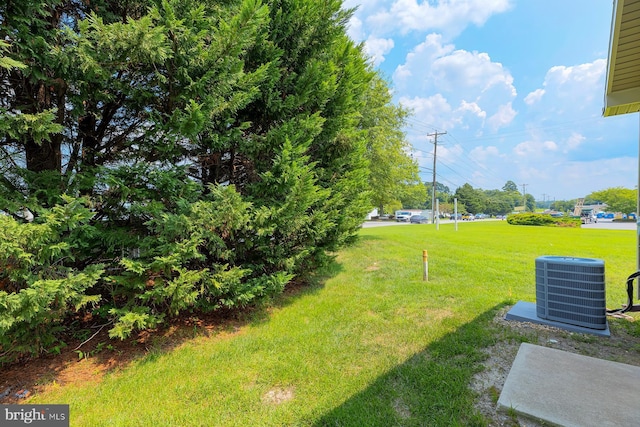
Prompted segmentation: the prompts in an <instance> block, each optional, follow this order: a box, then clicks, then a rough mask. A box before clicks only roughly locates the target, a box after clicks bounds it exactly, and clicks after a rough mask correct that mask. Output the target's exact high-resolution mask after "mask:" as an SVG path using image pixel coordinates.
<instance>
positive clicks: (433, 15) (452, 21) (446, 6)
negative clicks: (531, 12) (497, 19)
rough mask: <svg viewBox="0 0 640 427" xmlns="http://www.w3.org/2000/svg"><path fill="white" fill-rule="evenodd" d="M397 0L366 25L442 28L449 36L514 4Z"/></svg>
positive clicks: (480, 0) (489, 0)
mask: <svg viewBox="0 0 640 427" xmlns="http://www.w3.org/2000/svg"><path fill="white" fill-rule="evenodd" d="M433 3H434V2H432V1H423V2H421V3H419V2H418V1H417V0H396V1H394V2H393V4H392V5H391V6H390V7H389V8H382V9H380V10H379V11H378V12H377V13H375V14H373V15H371V16H370V17H369V18H368V20H367V24H368V26H370V28H371V29H372V31H373V32H374V33H376V32H377V33H380V34H382V33H385V32H394V31H400V32H402V33H403V34H406V33H408V32H411V31H420V32H424V31H434V30H435V31H439V32H442V33H445V34H446V35H447V37H453V36H456V35H458V34H459V33H460V32H461V31H462V30H464V29H465V28H466V27H467V26H468V25H470V24H475V25H477V26H482V25H484V23H485V22H486V21H487V20H488V19H489V18H490V17H491V16H492V15H494V14H498V13H502V12H505V11H507V10H509V8H510V7H511V1H510V0H466V1H440V2H437V3H436V4H433Z"/></svg>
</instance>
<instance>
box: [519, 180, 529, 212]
mask: <svg viewBox="0 0 640 427" xmlns="http://www.w3.org/2000/svg"><path fill="white" fill-rule="evenodd" d="M520 185H522V212H526V211H527V185H529V184H520Z"/></svg>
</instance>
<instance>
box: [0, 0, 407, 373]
mask: <svg viewBox="0 0 640 427" xmlns="http://www.w3.org/2000/svg"><path fill="white" fill-rule="evenodd" d="M0 16H2V18H3V19H2V21H1V22H0V40H2V43H1V44H0V92H2V93H4V94H7V96H6V99H4V100H3V101H4V104H3V106H2V108H0V147H2V149H3V156H2V157H1V158H0V169H2V172H3V175H2V180H0V210H1V211H3V212H4V213H6V214H7V215H6V216H3V217H2V220H1V221H0V231H1V232H2V233H3V236H5V238H4V240H3V242H2V244H1V245H2V246H0V249H2V254H0V267H2V271H1V272H0V334H1V335H2V338H0V363H2V362H3V361H4V360H9V359H10V358H11V357H17V356H18V355H19V354H21V353H24V352H31V353H37V352H40V351H43V350H46V349H48V348H53V347H55V346H56V345H58V344H57V340H59V339H60V335H59V334H58V332H59V331H60V330H61V329H62V328H64V327H65V326H66V325H68V324H69V321H70V320H71V319H79V318H91V319H95V321H99V322H101V323H103V324H110V325H111V330H110V335H111V336H112V337H119V338H124V337H127V336H128V335H129V334H131V333H132V332H133V331H134V330H136V329H143V328H148V327H154V326H155V325H158V324H159V323H161V322H163V321H164V320H165V319H166V318H167V317H170V316H173V315H176V314H178V313H180V312H184V311H188V310H202V311H211V310H217V309H220V308H234V309H235V308H242V307H246V306H247V305H250V304H254V303H256V302H257V301H259V300H260V299H263V298H268V297H269V296H271V295H274V294H277V293H279V292H282V290H283V289H284V288H285V286H286V285H287V283H288V282H289V281H290V280H291V279H292V278H293V277H294V276H299V275H304V274H306V273H307V272H309V271H310V270H312V269H313V268H315V267H317V266H318V265H321V264H322V263H325V262H326V261H327V260H328V259H330V257H331V256H332V254H333V252H334V251H335V250H337V249H338V248H340V247H341V246H342V245H344V244H347V243H349V242H351V241H352V240H353V239H354V238H355V235H356V232H357V230H358V228H359V227H360V225H361V222H362V220H363V218H364V217H365V215H366V213H367V212H368V211H369V210H370V205H371V204H370V194H369V191H368V178H369V177H368V174H369V169H368V166H369V165H368V163H367V160H366V159H367V149H368V148H367V147H368V143H369V148H370V144H371V141H367V135H368V134H369V132H368V128H369V127H370V126H375V124H376V123H379V122H380V120H379V119H381V118H382V117H384V115H386V114H387V113H388V112H389V111H390V110H389V109H388V108H382V106H383V105H385V104H388V103H389V102H390V98H388V97H380V96H376V93H377V92H380V91H384V90H386V89H384V87H383V86H384V83H383V81H382V80H381V79H379V78H378V77H377V76H376V73H375V72H374V71H372V70H371V68H370V66H369V65H368V62H367V58H366V57H365V55H364V54H363V52H362V47H360V46H356V45H354V43H353V42H352V41H351V40H350V39H349V38H348V36H347V34H346V25H347V22H348V20H349V17H350V14H349V12H348V11H345V10H343V8H342V1H340V0H302V1H299V0H269V1H266V2H264V3H261V2H259V1H257V0H231V1H227V2H222V3H221V2H217V1H213V0H211V1H208V0H204V1H201V0H198V1H196V0H167V1H163V2H156V1H148V0H134V1H131V0H127V1H121V0H113V1H96V2H77V1H72V0H24V1H21V2H8V3H7V2H4V3H2V2H0ZM318 23H322V25H319V24H318ZM372 82H375V84H373V83H372ZM368 103H371V105H369V104H368ZM376 115H378V116H379V117H378V116H376ZM393 123H395V124H394V125H393V126H401V124H402V123H401V121H394V122H393ZM389 131H390V132H391V133H393V130H392V129H390V130H389ZM396 131H398V129H396ZM380 143H381V142H380ZM23 209H28V210H29V211H30V212H32V213H33V214H34V220H33V222H28V221H25V220H24V218H22V216H21V215H20V214H19V213H20V212H21V211H23ZM30 337H32V338H33V339H30Z"/></svg>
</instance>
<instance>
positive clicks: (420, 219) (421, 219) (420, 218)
mask: <svg viewBox="0 0 640 427" xmlns="http://www.w3.org/2000/svg"><path fill="white" fill-rule="evenodd" d="M409 222H410V223H411V224H428V223H429V218H427V217H426V216H424V215H413V216H412V217H411V218H409Z"/></svg>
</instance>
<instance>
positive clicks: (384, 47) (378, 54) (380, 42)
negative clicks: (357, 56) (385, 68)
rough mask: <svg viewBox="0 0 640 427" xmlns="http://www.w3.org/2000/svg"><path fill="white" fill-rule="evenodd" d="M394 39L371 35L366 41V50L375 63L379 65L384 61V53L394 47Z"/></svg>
mask: <svg viewBox="0 0 640 427" xmlns="http://www.w3.org/2000/svg"><path fill="white" fill-rule="evenodd" d="M393 46H394V42H393V40H392V39H377V38H374V37H369V38H368V39H367V41H366V42H365V49H364V50H365V52H366V54H367V55H368V56H369V57H370V58H371V60H372V62H373V65H379V64H380V63H382V62H383V61H384V55H386V54H387V53H389V52H390V51H391V49H393Z"/></svg>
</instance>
